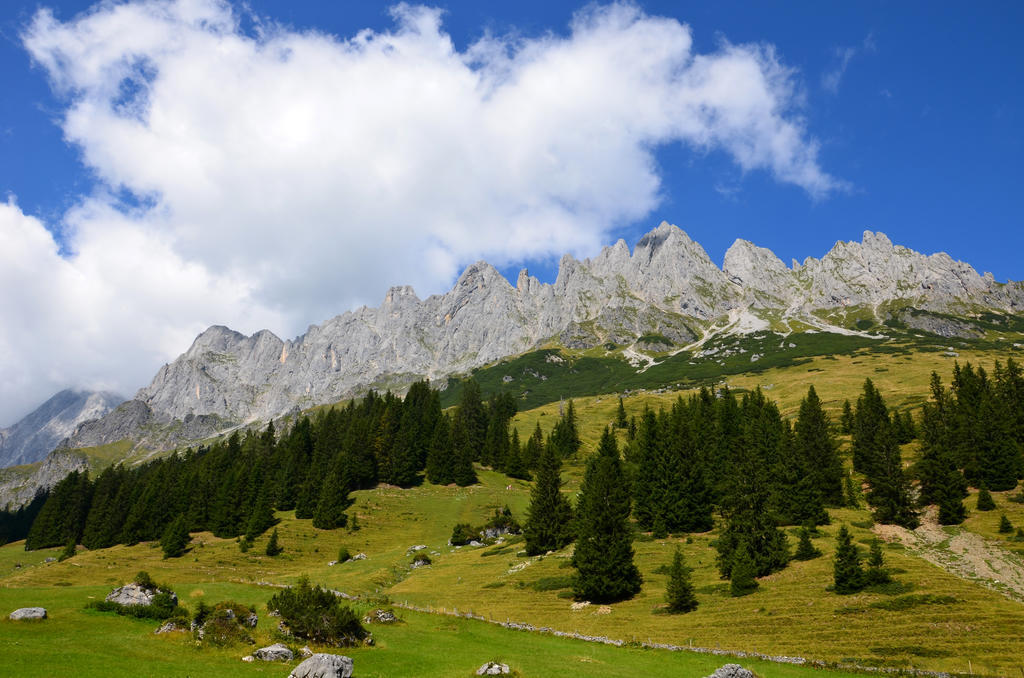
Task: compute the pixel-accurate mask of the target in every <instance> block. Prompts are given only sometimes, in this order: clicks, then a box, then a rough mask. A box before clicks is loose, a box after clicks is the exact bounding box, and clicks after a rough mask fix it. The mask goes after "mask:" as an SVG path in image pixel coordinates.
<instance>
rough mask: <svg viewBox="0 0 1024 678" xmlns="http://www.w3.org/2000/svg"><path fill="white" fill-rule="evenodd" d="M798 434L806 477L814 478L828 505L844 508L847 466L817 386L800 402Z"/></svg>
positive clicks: (795, 429)
mask: <svg viewBox="0 0 1024 678" xmlns="http://www.w3.org/2000/svg"><path fill="white" fill-rule="evenodd" d="M794 431H795V433H796V441H795V442H796V447H797V452H798V458H799V459H800V461H801V462H802V464H803V467H804V468H803V470H804V474H805V475H806V476H808V477H809V478H810V481H811V484H812V486H813V487H814V488H815V489H816V490H817V492H818V494H819V495H820V496H821V500H822V501H823V502H824V503H825V505H827V506H842V505H843V465H842V463H841V462H840V461H839V454H838V451H837V449H838V446H837V445H836V442H835V440H834V439H833V438H832V433H831V431H830V426H829V421H828V415H827V414H825V410H824V409H823V408H822V406H821V399H820V398H818V394H817V393H816V392H815V390H814V386H810V387H809V388H808V389H807V397H806V398H804V399H803V400H802V401H801V402H800V413H799V415H798V416H797V420H796V425H795V426H794Z"/></svg>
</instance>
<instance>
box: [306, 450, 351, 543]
mask: <svg viewBox="0 0 1024 678" xmlns="http://www.w3.org/2000/svg"><path fill="white" fill-rule="evenodd" d="M349 489H350V483H349V475H348V465H347V464H346V463H345V458H344V457H339V458H338V460H337V461H336V462H335V464H334V467H333V468H332V469H331V473H330V475H328V476H327V479H326V480H325V481H324V485H323V489H322V490H321V492H320V501H319V502H318V503H317V505H316V511H315V512H314V513H313V527H317V528H320V529H321V530H333V529H335V528H338V527H344V526H345V523H346V522H347V521H348V516H347V515H346V514H345V510H346V509H347V508H348V507H349V506H351V505H352V500H351V499H350V498H349Z"/></svg>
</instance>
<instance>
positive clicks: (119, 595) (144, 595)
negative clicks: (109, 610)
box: [106, 583, 178, 605]
mask: <svg viewBox="0 0 1024 678" xmlns="http://www.w3.org/2000/svg"><path fill="white" fill-rule="evenodd" d="M157 593H159V592H158V591H157V590H156V589H147V588H144V587H142V586H139V585H138V584H135V583H131V584H125V585H124V586H122V587H120V588H116V589H114V590H113V591H111V592H110V593H108V594H107V597H106V600H107V602H111V603H119V604H121V605H152V604H153V597H154V596H155V595H156V594H157ZM170 595H171V602H172V604H174V605H177V604H178V596H177V595H175V594H174V593H173V592H171V594H170Z"/></svg>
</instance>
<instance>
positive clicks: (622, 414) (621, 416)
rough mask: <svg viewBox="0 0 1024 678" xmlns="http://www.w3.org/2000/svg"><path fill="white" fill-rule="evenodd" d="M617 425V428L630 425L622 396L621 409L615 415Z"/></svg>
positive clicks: (620, 400) (620, 397) (620, 399)
mask: <svg viewBox="0 0 1024 678" xmlns="http://www.w3.org/2000/svg"><path fill="white" fill-rule="evenodd" d="M615 426H616V427H617V428H626V427H627V426H629V420H628V419H627V418H626V406H625V405H624V404H623V402H622V396H619V409H618V412H617V414H616V415H615Z"/></svg>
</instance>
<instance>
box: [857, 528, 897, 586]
mask: <svg viewBox="0 0 1024 678" xmlns="http://www.w3.org/2000/svg"><path fill="white" fill-rule="evenodd" d="M891 581H892V577H890V576H889V573H888V571H886V569H885V559H884V558H883V557H882V544H881V542H879V541H878V539H877V538H875V539H872V540H871V548H870V550H869V551H868V568H867V570H865V572H864V582H865V583H866V584H867V585H868V586H871V585H874V584H888V583H889V582H891Z"/></svg>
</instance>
